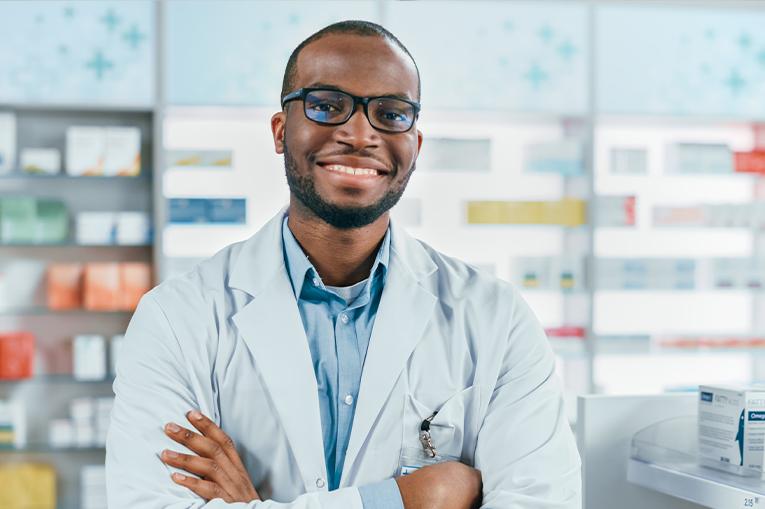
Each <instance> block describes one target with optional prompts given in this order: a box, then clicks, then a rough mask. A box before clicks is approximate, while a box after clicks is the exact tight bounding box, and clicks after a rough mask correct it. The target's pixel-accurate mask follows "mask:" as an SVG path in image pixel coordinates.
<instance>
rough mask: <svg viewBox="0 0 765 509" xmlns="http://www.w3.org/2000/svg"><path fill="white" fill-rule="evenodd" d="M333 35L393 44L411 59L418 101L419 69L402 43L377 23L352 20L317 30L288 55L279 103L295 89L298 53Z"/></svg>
mask: <svg viewBox="0 0 765 509" xmlns="http://www.w3.org/2000/svg"><path fill="white" fill-rule="evenodd" d="M334 34H352V35H360V36H363V37H382V38H383V39H385V40H387V41H390V42H391V43H393V44H395V45H396V46H397V47H398V48H400V49H401V50H402V51H403V52H404V53H406V54H407V55H408V56H409V58H411V59H412V63H413V64H414V68H415V70H416V71H417V100H418V101H419V100H420V94H421V84H420V69H419V68H418V67H417V62H415V60H414V57H413V56H412V54H411V53H409V50H408V49H406V46H404V45H403V43H402V42H401V41H399V40H398V38H397V37H396V36H395V35H393V34H392V33H390V32H389V31H388V30H386V29H385V28H384V27H382V26H380V25H378V24H377V23H372V22H371V21H363V20H355V19H353V20H346V21H338V22H337V23H332V24H331V25H328V26H326V27H324V28H322V29H321V30H319V31H318V32H316V33H314V34H313V35H311V36H309V37H308V38H307V39H306V40H304V41H303V42H301V43H300V44H299V45H298V47H297V48H295V49H294V50H293V51H292V54H291V55H290V58H289V60H287V68H286V69H285V70H284V79H283V80H282V95H281V97H279V102H280V103H281V98H282V97H284V96H285V95H287V94H289V93H290V92H292V91H293V89H294V88H295V79H296V77H297V60H298V56H300V52H301V51H303V48H305V47H306V46H308V45H309V44H311V43H312V42H314V41H317V40H319V39H321V38H323V37H326V36H327V35H334Z"/></svg>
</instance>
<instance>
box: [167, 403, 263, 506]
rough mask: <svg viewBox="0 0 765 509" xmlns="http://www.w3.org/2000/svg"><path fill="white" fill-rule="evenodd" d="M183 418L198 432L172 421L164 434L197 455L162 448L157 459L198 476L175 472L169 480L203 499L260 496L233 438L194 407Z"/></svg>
mask: <svg viewBox="0 0 765 509" xmlns="http://www.w3.org/2000/svg"><path fill="white" fill-rule="evenodd" d="M186 419H188V421H189V422H190V423H191V424H192V425H193V426H194V427H195V428H196V429H197V430H198V431H199V432H200V433H202V434H201V435H200V434H198V433H194V432H193V431H190V430H188V429H185V428H182V427H181V426H178V425H177V424H175V423H169V424H167V425H166V426H165V434H167V436H169V437H170V438H172V439H173V440H175V441H176V442H178V443H179V444H183V445H185V446H186V447H188V448H189V449H191V450H192V451H194V452H195V453H197V454H198V456H194V455H189V454H183V453H179V452H174V451H170V450H167V449H165V450H164V451H162V457H161V459H162V461H163V462H164V463H166V464H167V465H170V466H173V467H176V468H180V469H182V470H185V471H187V472H190V473H192V474H196V475H198V476H200V478H201V479H196V478H194V477H191V476H187V475H183V474H178V473H175V474H173V475H172V479H173V481H174V482H175V483H177V484H180V485H181V486H185V487H187V488H188V489H190V490H191V491H193V492H194V493H196V494H197V495H199V496H200V497H202V498H203V499H205V501H206V502H207V501H210V500H212V499H214V498H222V499H223V500H225V501H226V502H229V503H231V502H251V501H253V500H260V496H259V495H258V492H257V491H256V490H255V487H254V486H253V485H252V481H251V480H250V476H249V475H248V474H247V470H245V468H244V465H243V464H242V460H241V459H240V458H239V454H237V452H236V448H235V447H234V442H233V440H231V439H230V438H229V437H228V435H226V434H225V433H224V432H223V430H221V429H220V428H219V427H218V426H216V424H215V423H214V422H212V421H211V420H210V419H208V418H207V417H205V416H204V415H202V414H201V413H200V412H198V411H196V410H192V411H190V412H188V413H187V414H186Z"/></svg>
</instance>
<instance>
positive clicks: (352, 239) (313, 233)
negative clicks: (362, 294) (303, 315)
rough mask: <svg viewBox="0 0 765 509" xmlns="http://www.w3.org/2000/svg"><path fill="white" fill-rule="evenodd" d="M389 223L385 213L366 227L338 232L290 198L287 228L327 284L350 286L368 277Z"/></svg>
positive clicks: (387, 215)
mask: <svg viewBox="0 0 765 509" xmlns="http://www.w3.org/2000/svg"><path fill="white" fill-rule="evenodd" d="M388 221H389V212H386V213H385V214H383V215H381V216H380V217H379V218H377V220H376V221H375V222H373V223H371V224H368V225H366V226H362V227H360V228H351V229H339V228H335V227H334V226H332V225H330V224H328V223H326V222H324V221H323V220H321V219H320V218H318V217H316V215H315V214H313V212H311V211H310V210H308V209H306V207H304V206H303V205H302V204H301V203H299V202H298V201H297V200H295V199H293V198H290V206H289V217H288V218H287V225H288V226H289V228H290V231H291V232H292V234H293V235H294V236H295V239H297V241H298V243H299V244H300V247H302V248H303V251H304V252H305V254H306V255H307V256H308V259H309V260H310V262H311V263H312V264H313V266H314V267H315V268H316V271H317V272H318V273H319V276H321V279H322V281H323V282H324V284H325V285H329V286H350V285H353V284H356V283H358V282H359V281H362V280H363V279H365V278H366V277H367V276H369V272H370V271H371V270H372V265H373V264H374V261H375V258H376V257H377V251H378V250H379V248H380V244H381V243H382V240H383V238H384V237H385V232H386V230H387V229H388Z"/></svg>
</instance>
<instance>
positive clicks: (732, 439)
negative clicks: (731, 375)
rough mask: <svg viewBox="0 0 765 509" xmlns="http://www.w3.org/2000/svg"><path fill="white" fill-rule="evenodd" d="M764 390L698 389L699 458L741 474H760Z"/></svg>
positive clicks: (764, 428) (764, 437) (764, 431)
mask: <svg viewBox="0 0 765 509" xmlns="http://www.w3.org/2000/svg"><path fill="white" fill-rule="evenodd" d="M764 443H765V387H759V388H742V387H728V386H716V385H702V386H700V387H699V458H700V460H701V461H702V463H703V464H704V465H707V466H711V467H715V468H720V469H723V470H727V471H730V472H734V473H737V474H740V475H747V476H749V475H762V471H763V455H765V451H764V450H763V444H764Z"/></svg>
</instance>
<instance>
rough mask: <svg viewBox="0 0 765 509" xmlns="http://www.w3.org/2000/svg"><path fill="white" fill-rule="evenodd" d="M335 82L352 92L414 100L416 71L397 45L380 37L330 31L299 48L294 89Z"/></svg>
mask: <svg viewBox="0 0 765 509" xmlns="http://www.w3.org/2000/svg"><path fill="white" fill-rule="evenodd" d="M314 83H324V84H331V85H335V86H337V87H339V88H342V89H343V90H346V91H348V92H350V93H352V94H355V95H361V96H372V95H385V94H404V95H405V96H407V97H408V98H410V99H417V70H416V68H415V66H414V63H413V62H412V59H411V58H409V56H408V55H407V54H406V53H404V51H403V50H401V48H399V47H397V46H396V45H394V44H392V43H390V42H389V41H387V40H386V39H384V38H383V37H374V36H359V35H350V34H333V35H328V36H325V37H322V38H321V39H319V40H317V41H314V42H312V43H310V44H309V45H307V46H306V47H304V48H303V50H302V51H301V52H300V55H299V56H298V60H297V76H296V83H295V88H296V89H297V88H301V87H307V86H310V85H312V84H314Z"/></svg>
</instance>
